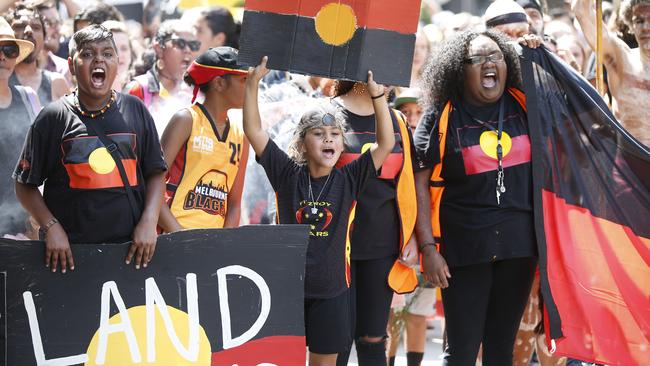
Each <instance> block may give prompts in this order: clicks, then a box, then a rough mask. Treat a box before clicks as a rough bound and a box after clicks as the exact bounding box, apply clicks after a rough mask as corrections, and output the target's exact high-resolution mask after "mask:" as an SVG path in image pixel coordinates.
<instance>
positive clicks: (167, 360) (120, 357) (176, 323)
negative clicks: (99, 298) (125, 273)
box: [85, 305, 212, 366]
mask: <svg viewBox="0 0 650 366" xmlns="http://www.w3.org/2000/svg"><path fill="white" fill-rule="evenodd" d="M154 309H155V310H154V314H155V315H154V316H155V319H156V327H155V332H156V341H155V343H154V346H155V351H156V362H154V363H151V364H150V363H147V312H146V308H145V306H144V305H140V306H134V307H132V308H129V309H127V313H128V314H129V319H130V320H131V327H132V329H133V333H134V334H135V339H136V343H137V349H138V351H139V352H140V360H141V362H133V360H132V358H131V351H130V349H129V345H128V343H127V339H126V336H125V333H124V332H115V333H110V334H109V335H108V341H107V343H106V344H107V346H106V354H105V355H106V358H105V362H104V364H103V365H105V366H129V365H145V364H146V365H184V366H190V365H196V366H210V364H211V363H212V350H211V348H210V341H209V340H208V336H207V335H206V334H205V330H204V329H203V327H202V326H200V325H199V356H198V358H197V360H196V361H194V362H191V361H187V360H186V359H185V358H183V356H181V355H180V354H179V353H178V351H176V347H175V346H174V344H173V343H172V341H171V338H170V336H169V335H168V333H167V328H166V327H165V323H164V321H163V318H162V316H160V312H159V311H158V309H157V307H154ZM167 311H169V317H170V318H171V322H172V327H173V328H174V331H175V332H176V336H177V337H178V339H179V340H180V342H181V347H183V348H185V349H187V348H188V343H187V341H188V339H189V328H188V315H187V313H185V312H184V311H181V310H178V309H176V308H173V307H171V306H167ZM108 323H109V324H120V323H122V316H121V315H120V313H117V314H115V315H113V316H112V317H111V318H110V319H109V320H108ZM98 345H99V331H97V332H95V335H94V336H93V338H92V340H91V341H90V344H89V345H88V350H87V351H86V354H87V355H88V362H86V364H85V366H95V365H97V364H96V363H95V362H96V361H97V351H98V349H97V347H98ZM100 361H101V360H100Z"/></svg>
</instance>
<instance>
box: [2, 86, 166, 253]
mask: <svg viewBox="0 0 650 366" xmlns="http://www.w3.org/2000/svg"><path fill="white" fill-rule="evenodd" d="M74 98H75V96H74V95H67V96H65V97H63V98H61V99H60V100H58V101H56V102H53V103H51V104H49V105H48V106H47V107H45V108H44V109H43V110H42V111H41V113H40V114H39V115H38V117H37V118H36V120H35V121H34V124H33V125H32V127H31V128H30V130H29V133H28V135H27V138H26V140H25V145H24V147H23V151H22V154H21V157H20V160H19V161H18V164H17V166H16V170H15V172H14V175H13V177H14V179H15V180H17V181H18V182H21V183H24V184H29V185H34V186H39V185H41V184H43V183H44V191H43V198H44V199H45V204H46V205H47V207H48V208H49V209H50V211H52V214H53V215H54V216H55V217H56V218H57V219H58V220H59V222H60V223H61V225H62V226H63V228H64V229H65V231H66V233H67V234H68V238H69V240H70V242H71V243H119V242H125V241H129V240H130V238H131V234H132V232H133V229H134V219H133V217H132V213H131V206H130V205H129V201H128V198H127V195H126V191H125V189H124V183H123V181H122V178H121V176H120V173H119V170H118V168H117V166H116V164H115V161H114V160H113V158H112V156H111V155H110V153H109V152H108V150H107V149H106V148H105V147H104V144H103V143H102V142H101V141H100V140H99V138H98V137H97V136H95V135H94V134H89V133H88V131H87V129H86V125H85V123H95V124H101V126H102V127H103V131H104V133H105V134H106V136H107V137H108V138H110V139H111V140H113V141H114V142H115V144H116V145H117V147H118V148H119V151H120V154H121V156H122V165H123V166H124V169H125V171H126V175H127V177H128V181H129V183H130V185H131V187H132V189H133V193H134V196H135V200H136V203H137V208H138V211H139V213H141V212H142V210H143V208H144V198H145V177H147V176H149V175H150V174H152V173H155V172H159V171H164V170H166V164H165V161H164V159H163V156H162V150H161V148H160V142H159V141H158V134H157V132H156V127H155V125H154V122H153V119H152V118H151V115H150V114H149V112H148V111H147V109H146V108H145V106H144V104H142V102H140V101H139V100H138V99H137V98H135V97H133V96H130V95H124V94H117V98H116V103H114V104H113V105H112V106H111V107H110V108H109V109H108V110H107V111H106V112H105V113H103V114H101V115H99V116H98V117H96V118H94V119H93V118H90V117H85V116H81V115H80V114H79V113H78V111H77V109H76V108H75V107H74ZM136 219H137V220H139V215H138V217H137V218H136Z"/></svg>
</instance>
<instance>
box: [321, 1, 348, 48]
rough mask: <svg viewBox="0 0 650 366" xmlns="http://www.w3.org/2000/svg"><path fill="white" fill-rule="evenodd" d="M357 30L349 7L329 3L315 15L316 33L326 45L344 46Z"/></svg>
mask: <svg viewBox="0 0 650 366" xmlns="http://www.w3.org/2000/svg"><path fill="white" fill-rule="evenodd" d="M356 29H357V17H356V15H355V14H354V10H352V8H351V7H350V6H349V5H345V4H339V3H329V4H327V5H325V6H323V7H322V8H321V9H320V10H319V11H318V14H316V33H318V36H320V38H321V39H322V40H323V42H325V43H327V44H331V45H334V46H340V45H342V44H345V43H346V42H348V41H349V40H350V39H352V36H354V31H355V30H356Z"/></svg>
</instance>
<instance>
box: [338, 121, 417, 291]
mask: <svg viewBox="0 0 650 366" xmlns="http://www.w3.org/2000/svg"><path fill="white" fill-rule="evenodd" d="M393 113H394V115H395V116H396V117H397V125H398V126H399V130H400V131H399V132H400V135H401V137H402V151H403V154H404V159H403V163H402V169H401V171H400V173H399V175H398V176H397V188H396V191H397V192H396V195H397V197H396V198H397V199H396V202H397V209H398V215H399V219H400V238H399V239H400V257H401V256H402V252H403V251H404V248H405V247H406V244H407V243H408V241H409V239H411V235H413V231H414V229H415V219H416V217H417V202H416V197H415V178H414V176H413V160H412V156H411V138H410V137H409V136H410V135H409V131H408V127H407V125H406V122H405V121H404V118H403V117H402V114H401V113H399V112H397V111H393ZM353 220H354V210H353V211H352V214H351V215H350V223H352V221H353ZM345 255H346V261H347V263H350V232H349V231H348V236H347V243H346V253H345ZM417 283H418V282H417V273H416V271H415V269H413V268H409V267H407V266H405V265H404V264H402V262H400V261H399V260H398V261H396V262H395V264H394V265H393V268H392V269H391V271H390V273H389V275H388V284H389V285H390V287H391V288H392V289H393V291H395V292H397V293H406V292H411V291H413V290H414V289H415V287H416V286H417Z"/></svg>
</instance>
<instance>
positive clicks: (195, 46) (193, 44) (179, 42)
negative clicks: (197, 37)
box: [169, 38, 201, 52]
mask: <svg viewBox="0 0 650 366" xmlns="http://www.w3.org/2000/svg"><path fill="white" fill-rule="evenodd" d="M169 41H170V42H171V43H172V45H174V47H176V48H178V49H179V50H183V49H185V46H187V47H189V48H190V51H192V52H196V51H198V50H199V48H201V41H188V40H186V39H184V38H171V39H170V40H169Z"/></svg>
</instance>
